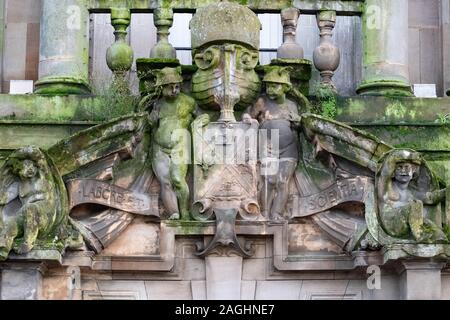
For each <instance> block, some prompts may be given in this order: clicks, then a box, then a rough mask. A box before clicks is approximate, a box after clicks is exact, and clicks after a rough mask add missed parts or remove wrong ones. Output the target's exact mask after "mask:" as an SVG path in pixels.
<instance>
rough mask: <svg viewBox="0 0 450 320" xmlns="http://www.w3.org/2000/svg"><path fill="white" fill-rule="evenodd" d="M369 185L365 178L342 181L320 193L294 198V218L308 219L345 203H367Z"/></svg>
mask: <svg viewBox="0 0 450 320" xmlns="http://www.w3.org/2000/svg"><path fill="white" fill-rule="evenodd" d="M368 183H369V181H368V178H363V177H357V178H351V179H342V180H338V181H337V182H336V183H334V184H333V185H331V186H330V187H328V188H327V189H325V190H323V191H321V192H319V193H316V194H313V195H310V196H307V197H298V198H294V203H293V210H292V211H293V215H292V217H306V216H309V215H312V214H315V213H319V212H322V211H325V210H328V209H330V208H333V207H335V206H337V205H339V204H341V203H344V202H365V201H364V200H365V199H364V198H365V194H366V189H367V184H368Z"/></svg>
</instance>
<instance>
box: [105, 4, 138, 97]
mask: <svg viewBox="0 0 450 320" xmlns="http://www.w3.org/2000/svg"><path fill="white" fill-rule="evenodd" d="M130 20H131V12H130V10H129V9H127V8H111V24H112V25H113V27H114V36H115V42H114V44H113V45H112V46H111V47H109V48H108V50H107V52H106V62H107V64H108V67H109V68H110V69H111V71H112V72H113V73H114V77H115V80H114V81H115V83H116V84H118V83H119V82H122V83H124V82H125V75H126V73H127V72H128V71H129V70H130V69H131V66H132V64H133V49H131V47H130V45H129V44H128V43H127V41H126V37H127V28H128V26H129V25H130ZM118 89H120V90H121V91H122V90H123V91H128V90H129V89H128V85H126V88H123V87H122V86H120V88H118Z"/></svg>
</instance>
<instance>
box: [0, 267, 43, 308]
mask: <svg viewBox="0 0 450 320" xmlns="http://www.w3.org/2000/svg"><path fill="white" fill-rule="evenodd" d="M45 268H46V267H45V264H43V263H40V262H35V263H20V264H19V263H11V264H6V265H4V266H2V270H1V275H2V276H1V277H2V280H1V288H0V292H1V294H0V298H1V300H39V299H42V275H43V273H44V271H45Z"/></svg>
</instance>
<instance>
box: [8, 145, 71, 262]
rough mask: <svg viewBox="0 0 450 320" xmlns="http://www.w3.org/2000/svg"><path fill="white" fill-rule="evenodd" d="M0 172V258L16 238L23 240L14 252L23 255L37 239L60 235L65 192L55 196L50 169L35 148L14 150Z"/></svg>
mask: <svg viewBox="0 0 450 320" xmlns="http://www.w3.org/2000/svg"><path fill="white" fill-rule="evenodd" d="M1 173H2V175H1V177H0V178H1V181H0V218H1V230H0V259H2V260H4V259H6V258H7V257H8V255H9V252H10V251H11V249H13V245H14V240H15V239H16V238H22V239H21V241H19V242H18V243H19V244H20V245H19V246H18V247H14V251H16V252H17V253H18V254H24V253H27V252H29V251H31V250H32V249H33V247H34V245H35V242H36V240H37V239H38V238H40V239H42V238H45V237H47V236H52V235H53V234H54V235H55V236H56V235H59V236H61V235H60V234H59V232H60V231H62V229H63V228H64V226H65V225H66V223H67V219H68V215H67V210H64V208H61V201H63V199H62V197H64V196H65V197H66V195H64V196H63V195H61V196H58V195H60V193H59V192H58V188H59V187H58V186H57V185H56V183H55V180H54V176H53V172H52V170H51V169H50V166H49V164H48V162H47V159H46V157H45V155H44V154H43V152H42V151H41V150H39V149H38V148H36V147H26V148H22V149H19V150H17V151H15V152H14V153H13V154H12V155H11V156H10V157H9V158H8V160H7V161H6V163H5V165H4V166H3V168H2V170H1ZM61 183H62V180H61ZM65 199H66V198H65Z"/></svg>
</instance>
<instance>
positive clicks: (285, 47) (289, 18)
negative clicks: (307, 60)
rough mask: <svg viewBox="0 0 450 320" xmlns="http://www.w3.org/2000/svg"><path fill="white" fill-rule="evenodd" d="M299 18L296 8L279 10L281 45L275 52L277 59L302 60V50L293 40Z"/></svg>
mask: <svg viewBox="0 0 450 320" xmlns="http://www.w3.org/2000/svg"><path fill="white" fill-rule="evenodd" d="M299 17H300V11H299V10H298V9H297V8H286V9H283V10H281V24H282V25H283V44H282V45H281V46H280V47H279V48H278V50H277V58H279V59H303V48H302V47H301V46H300V45H299V44H298V43H297V42H296V40H295V34H296V33H297V24H298V19H299Z"/></svg>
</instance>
